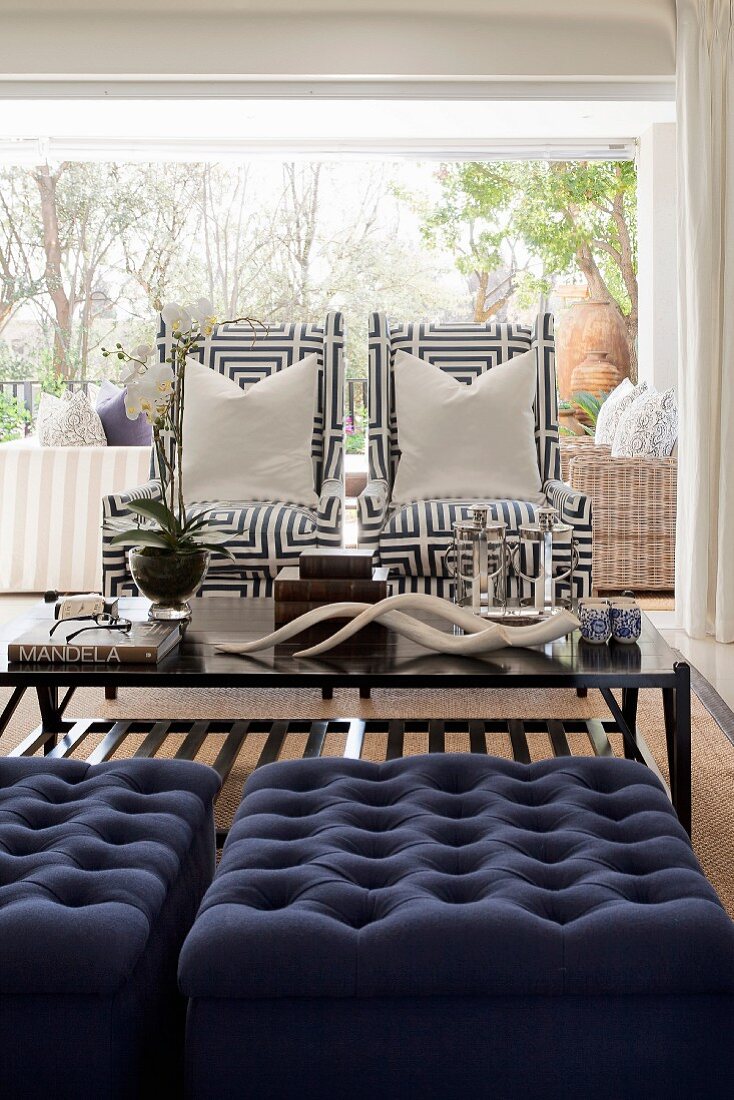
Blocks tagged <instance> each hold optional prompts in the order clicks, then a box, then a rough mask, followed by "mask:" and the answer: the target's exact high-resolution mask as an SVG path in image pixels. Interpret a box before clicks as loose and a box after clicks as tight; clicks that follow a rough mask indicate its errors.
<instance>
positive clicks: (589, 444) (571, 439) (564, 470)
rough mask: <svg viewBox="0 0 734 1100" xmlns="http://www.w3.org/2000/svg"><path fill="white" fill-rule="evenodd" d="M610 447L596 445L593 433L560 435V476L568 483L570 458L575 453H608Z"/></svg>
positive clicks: (573, 456)
mask: <svg viewBox="0 0 734 1100" xmlns="http://www.w3.org/2000/svg"><path fill="white" fill-rule="evenodd" d="M610 450H611V448H610V447H597V445H596V444H595V443H594V437H593V435H562V436H561V478H562V479H563V481H565V482H566V483H568V475H569V467H570V465H571V459H572V458H576V456H577V455H586V454H590V453H591V452H592V451H594V452H595V453H597V454H609V452H610Z"/></svg>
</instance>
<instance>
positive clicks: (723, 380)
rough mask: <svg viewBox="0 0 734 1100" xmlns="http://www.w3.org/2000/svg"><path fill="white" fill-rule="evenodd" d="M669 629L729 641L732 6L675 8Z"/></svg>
mask: <svg viewBox="0 0 734 1100" xmlns="http://www.w3.org/2000/svg"><path fill="white" fill-rule="evenodd" d="M676 68H677V116H678V204H679V206H678V249H679V348H680V353H679V354H680V366H679V403H680V443H679V479H678V480H679V489H678V540H677V551H676V605H677V610H678V623H679V625H680V626H682V627H684V629H685V630H686V631H687V632H688V633H689V634H690V635H692V636H693V637H696V638H699V637H703V635H705V634H706V633H713V634H715V635H716V638H717V639H718V640H719V641H722V642H731V641H734V0H678V45H677V58H676Z"/></svg>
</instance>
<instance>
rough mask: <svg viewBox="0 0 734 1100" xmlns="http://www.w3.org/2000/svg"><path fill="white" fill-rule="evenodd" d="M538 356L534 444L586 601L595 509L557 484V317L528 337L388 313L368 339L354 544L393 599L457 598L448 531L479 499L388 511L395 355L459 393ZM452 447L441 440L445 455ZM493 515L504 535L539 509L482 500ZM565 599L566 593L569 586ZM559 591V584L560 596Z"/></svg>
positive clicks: (520, 585)
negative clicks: (384, 570)
mask: <svg viewBox="0 0 734 1100" xmlns="http://www.w3.org/2000/svg"><path fill="white" fill-rule="evenodd" d="M530 348H535V349H536V352H537V359H538V382H537V389H536V400H535V442H536V447H537V451H538V468H539V470H540V478H541V484H542V486H543V494H544V496H545V498H546V503H547V504H549V505H550V506H552V507H553V508H555V509H556V510H557V511H558V513H559V515H560V517H561V519H562V520H563V521H564V522H566V523H570V524H571V525H572V526H573V528H574V537H575V538H576V540H577V543H578V549H579V563H578V567H577V569H576V571H575V574H574V592H575V594H576V595H578V596H583V595H587V596H588V595H590V594H591V586H592V578H591V501H590V500H589V498H588V497H586V496H584V495H582V494H581V493H577V492H574V491H573V490H572V489H571V488H570V487H569V486H568V485H565V484H564V483H563V482H562V481H561V480H560V453H559V446H558V402H557V395H556V371H555V343H554V339H553V315H552V314H550V313H546V314H542V315H539V316H538V317H537V318H536V321H535V325H534V327H533V328H532V329H531V328H530V327H528V326H527V325H518V324H510V323H491V322H486V323H484V324H429V323H426V322H419V321H413V322H406V323H401V324H395V323H393V324H391V323H390V322H389V321H388V319H387V317H386V315H385V314H384V313H373V314H372V317H371V322H370V337H369V481H368V484H367V487H366V488H365V490H364V491H363V493H362V494H361V496H360V497H359V499H358V501H357V519H358V527H359V545H360V546H363V547H373V548H374V551H375V559H376V561H377V563H378V564H379V565H381V566H387V567H389V569H390V580H391V581H392V584H393V591H394V592H427V593H432V594H434V595H439V596H451V595H453V580H452V578H451V575H450V571H449V568H448V563H447V558H446V555H447V552H448V550H449V547H450V545H451V542H452V539H453V524H454V523H455V522H456V521H457V520H459V519H462V518H465V517H467V516H468V515H469V510H470V508H471V507H472V505H473V504H476V503H477V502H476V500H471V501H467V500H418V501H413V502H412V503H409V504H407V505H404V506H400V507H396V506H394V505H393V504H392V502H391V489H392V485H393V482H394V479H395V473H396V470H397V465H398V462H399V461H400V449H399V444H398V423H397V419H396V415H395V388H394V378H393V365H394V361H395V356H396V354H397V352H398V351H405V352H408V353H410V354H411V355H415V356H417V358H419V359H423V360H424V361H426V362H428V363H432V364H433V365H434V366H436V367H440V368H441V370H445V371H447V372H448V373H450V374H451V375H452V376H453V377H454V378H456V379H457V381H460V382H463V383H465V384H471V382H472V381H473V380H474V379H475V378H477V377H479V376H480V375H481V374H482V373H483V372H484V371H487V370H491V369H492V367H494V366H496V365H497V364H499V363H503V362H506V361H507V360H508V359H511V358H512V357H513V356H514V355H521V354H522V353H523V352H526V351H528V350H529V349H530ZM451 446H452V440H450V439H447V440H446V447H451ZM483 503H485V504H487V505H488V507H489V511H490V515H491V516H492V517H493V518H495V519H500V518H501V519H502V520H504V522H505V523H506V524H507V532H508V535H513V534H516V533H517V529H518V527H519V526H520V524H523V523H529V522H534V521H535V519H536V518H537V510H538V507H540V506H539V505H537V504H533V503H531V502H529V501H522V500H486V501H484V502H483ZM510 587H511V591H512V592H515V593H517V592H518V591H520V592H521V593H522V594H523V595H528V594H529V592H528V587H527V584H526V583H525V582H522V581H521V579H520V578H514V577H511V578H510ZM565 589H566V592H567V591H568V586H567V585H566V586H565ZM563 590H564V585H561V584H559V591H560V592H563Z"/></svg>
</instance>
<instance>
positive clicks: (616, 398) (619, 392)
mask: <svg viewBox="0 0 734 1100" xmlns="http://www.w3.org/2000/svg"><path fill="white" fill-rule="evenodd" d="M634 388H635V387H634V386H633V385H632V383H631V382H630V380H629V378H625V379H623V381H621V382H620V383H619V385H618V386H617V387H616V389H613V390H612V392H611V393H610V394H609V397H608V398H607V399H606V401H605V402H604V403H603V404H602V407H601V408H600V409H599V415H598V416H597V418H596V431H595V432H594V442H595V443H597V444H599V443H604V444H606V445H607V446H609V447H611V445H612V441H613V439H614V433H615V432H616V430H617V424H618V422H619V417H620V416H621V414H622V410H623V409H625V408H627V406H628V405H629V404H631V402H632V400H633V397H632V393H633V391H634ZM627 397H629V400H628V401H626V402H625V398H627Z"/></svg>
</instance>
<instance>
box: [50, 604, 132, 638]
mask: <svg viewBox="0 0 734 1100" xmlns="http://www.w3.org/2000/svg"><path fill="white" fill-rule="evenodd" d="M84 622H88V623H91V626H80V627H79V629H78V630H72V632H71V634H67V635H66V637H65V638H64V641H65V642H71V641H73V640H74V638H78V637H79V635H80V634H83V633H84V632H85V630H100V629H102V630H119V631H120V633H121V634H129V633H130V630H131V628H132V625H133V624H132V621H131V620H130V619H118V618H116V617H114V616H112V615H110V614H109V613H108V612H107V611H101V612H100V613H99V614H97V615H79V616H78V617H77V618H74V619H59V620H58V622H55V623H54V625H53V626H52V627H51V629H50V631H49V637H51V638H52V637H53V635H54V631H56V630H58V628H59V627H60V626H62V625H64V624H66V623H84Z"/></svg>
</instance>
